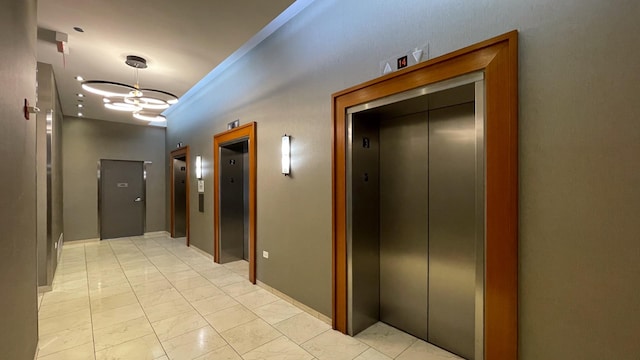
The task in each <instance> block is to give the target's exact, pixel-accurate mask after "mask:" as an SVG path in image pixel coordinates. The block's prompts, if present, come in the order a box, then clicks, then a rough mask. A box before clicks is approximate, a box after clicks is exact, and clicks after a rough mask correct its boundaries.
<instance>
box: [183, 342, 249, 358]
mask: <svg viewBox="0 0 640 360" xmlns="http://www.w3.org/2000/svg"><path fill="white" fill-rule="evenodd" d="M194 360H242V358H241V357H240V355H238V353H237V352H236V351H235V350H233V348H232V347H231V346H229V345H225V346H224V347H221V348H220V349H218V350H214V351H212V352H210V353H208V354H206V355H203V356H200V357H197V358H195V359H194Z"/></svg>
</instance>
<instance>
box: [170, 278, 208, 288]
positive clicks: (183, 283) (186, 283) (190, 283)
mask: <svg viewBox="0 0 640 360" xmlns="http://www.w3.org/2000/svg"><path fill="white" fill-rule="evenodd" d="M172 284H173V286H174V287H175V288H176V289H178V290H180V291H183V290H188V289H193V288H197V287H201V286H207V285H211V282H210V281H209V280H207V279H205V278H203V277H202V276H200V275H198V276H196V277H190V278H186V279H181V280H175V281H173V282H172Z"/></svg>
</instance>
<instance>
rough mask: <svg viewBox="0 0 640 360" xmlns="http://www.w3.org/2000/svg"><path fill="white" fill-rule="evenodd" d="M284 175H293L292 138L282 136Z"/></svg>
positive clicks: (285, 135)
mask: <svg viewBox="0 0 640 360" xmlns="http://www.w3.org/2000/svg"><path fill="white" fill-rule="evenodd" d="M282 173H283V174H284V175H285V176H287V175H289V174H290V173H291V136H289V135H287V134H284V135H283V136H282Z"/></svg>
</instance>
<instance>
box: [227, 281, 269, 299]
mask: <svg viewBox="0 0 640 360" xmlns="http://www.w3.org/2000/svg"><path fill="white" fill-rule="evenodd" d="M221 289H222V291H224V292H226V293H227V294H229V295H230V296H233V297H237V296H240V295H244V294H248V293H250V292H252V291H258V290H260V289H261V288H260V287H259V286H256V285H253V284H252V283H251V282H249V281H246V280H243V281H239V282H237V283H233V284H231V285H226V286H223V287H222V288H221Z"/></svg>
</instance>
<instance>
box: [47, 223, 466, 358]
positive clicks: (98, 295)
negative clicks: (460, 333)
mask: <svg viewBox="0 0 640 360" xmlns="http://www.w3.org/2000/svg"><path fill="white" fill-rule="evenodd" d="M247 274H248V266H247V263H246V262H244V261H239V262H234V263H229V264H225V265H219V264H215V263H213V262H212V260H211V259H210V258H207V257H206V256H205V255H203V254H202V253H200V252H198V251H196V250H194V249H191V248H188V247H186V246H185V245H184V242H183V241H179V240H174V239H171V238H169V237H166V236H164V235H159V236H153V237H150V236H148V237H134V238H123V239H117V240H107V241H101V242H98V241H94V242H86V243H79V244H73V243H70V244H66V245H65V246H64V251H63V254H62V259H61V263H60V265H59V267H58V270H57V274H56V277H55V280H54V283H53V291H51V292H48V293H45V294H44V296H41V298H40V299H39V300H40V311H39V333H40V340H39V347H40V350H39V354H38V359H42V360H54V359H55V360H62V359H64V360H76V359H77V360H87V359H98V360H103V359H135V360H141V359H151V360H153V359H203V360H204V359H220V360H223V359H225V360H238V359H247V360H248V359H291V360H303V359H320V360H323V359H327V360H339V359H357V360H367V359H369V360H378V359H380V360H384V359H400V360H411V359H415V360H418V359H420V360H444V359H458V358H457V357H455V356H453V355H450V354H448V353H446V352H444V351H442V350H440V349H438V348H436V347H434V346H431V345H429V344H427V343H425V342H423V341H421V340H417V339H416V338H414V337H412V336H410V335H407V334H405V333H402V332H400V331H398V330H395V329H393V328H391V327H389V326H387V325H384V324H382V323H378V324H376V325H374V326H372V327H371V328H369V329H367V330H365V331H364V332H363V333H361V334H359V335H358V336H357V337H356V338H351V337H348V336H345V335H342V334H340V333H338V332H336V331H333V330H331V327H330V326H329V325H328V324H326V323H325V322H323V321H321V320H319V319H318V318H316V317H314V316H312V315H310V314H309V313H307V312H304V311H303V310H301V309H300V308H298V307H296V306H294V305H293V304H292V303H291V302H289V301H287V300H283V299H281V298H279V297H278V296H276V295H274V294H273V293H272V292H269V291H267V290H265V289H264V288H262V287H260V286H255V285H252V284H250V283H249V282H248V280H247Z"/></svg>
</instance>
